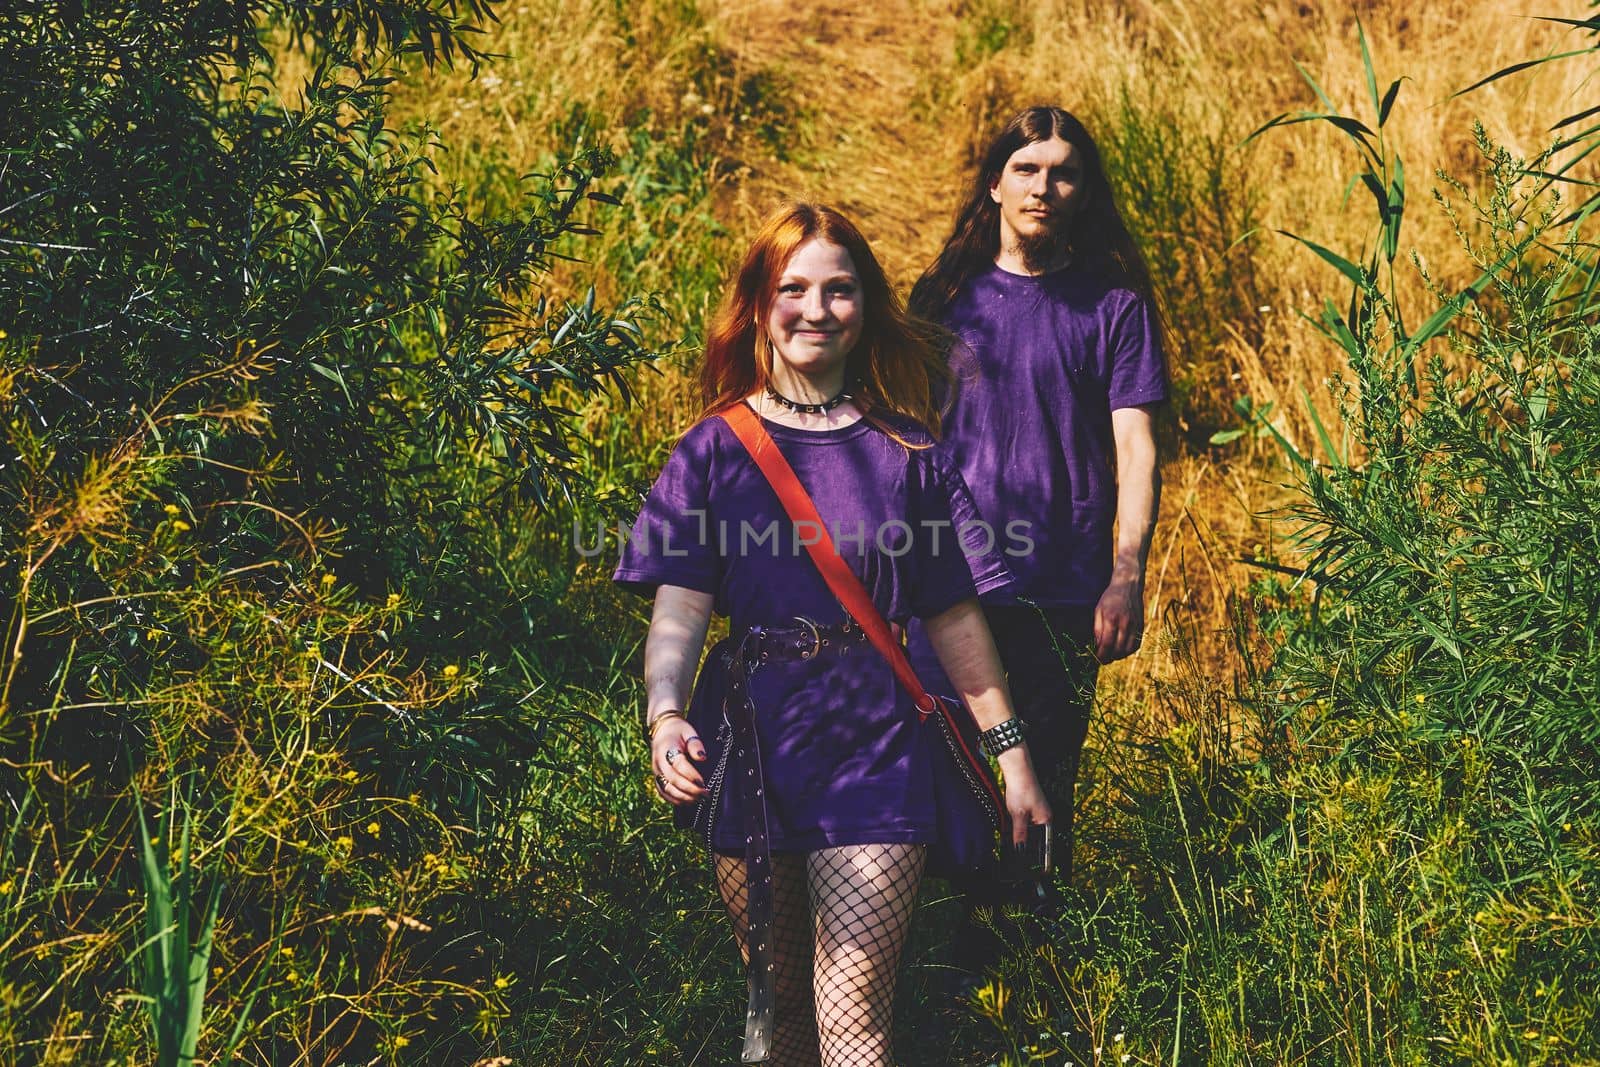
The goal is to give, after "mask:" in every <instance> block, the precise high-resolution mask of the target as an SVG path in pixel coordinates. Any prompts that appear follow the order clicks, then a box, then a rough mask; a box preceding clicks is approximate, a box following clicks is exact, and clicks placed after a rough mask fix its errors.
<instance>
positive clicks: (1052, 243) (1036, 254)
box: [1017, 219, 1072, 272]
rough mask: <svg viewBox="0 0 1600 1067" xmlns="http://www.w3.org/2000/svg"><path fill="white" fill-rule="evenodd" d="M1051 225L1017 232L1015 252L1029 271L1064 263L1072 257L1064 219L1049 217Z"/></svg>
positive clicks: (1049, 268) (1067, 228)
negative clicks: (1030, 231) (1026, 231)
mask: <svg viewBox="0 0 1600 1067" xmlns="http://www.w3.org/2000/svg"><path fill="white" fill-rule="evenodd" d="M1050 221H1051V225H1048V226H1041V227H1039V229H1038V230H1037V231H1035V232H1033V233H1030V234H1017V252H1018V253H1019V254H1020V255H1021V256H1022V262H1023V264H1024V265H1025V266H1027V268H1028V269H1029V270H1031V271H1040V272H1042V271H1047V270H1051V269H1053V268H1056V267H1060V266H1063V265H1065V264H1066V262H1067V261H1068V260H1070V259H1071V258H1072V240H1071V236H1070V234H1069V233H1068V230H1069V227H1068V225H1067V221H1066V220H1065V219H1061V220H1056V219H1051V220H1050Z"/></svg>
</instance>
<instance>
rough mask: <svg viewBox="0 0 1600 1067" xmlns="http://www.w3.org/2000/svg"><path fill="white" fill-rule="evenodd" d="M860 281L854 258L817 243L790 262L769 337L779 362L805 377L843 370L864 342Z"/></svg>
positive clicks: (776, 297) (770, 314) (797, 252)
mask: <svg viewBox="0 0 1600 1067" xmlns="http://www.w3.org/2000/svg"><path fill="white" fill-rule="evenodd" d="M864 317H865V314H864V308H863V307H862V300H861V279H860V278H859V277H858V276H857V275H856V265H855V263H854V262H853V261H852V260H851V259H850V253H849V252H848V251H846V250H845V249H844V248H842V247H840V246H839V245H836V244H833V243H832V242H829V241H824V240H821V239H820V238H815V237H813V238H812V239H811V240H809V241H807V242H806V243H805V244H803V245H801V246H800V247H799V248H797V249H795V252H794V255H792V256H790V257H789V262H788V263H786V264H785V265H784V268H783V273H782V274H780V275H779V276H778V291H777V292H776V293H775V294H773V298H772V310H771V311H769V312H768V313H767V336H768V337H769V338H770V339H771V341H772V349H773V352H774V354H775V355H776V356H777V358H778V359H779V360H781V361H782V362H783V363H785V364H786V365H787V366H788V367H789V368H790V369H792V370H794V371H796V372H797V373H799V374H801V375H803V376H805V377H807V378H813V377H817V376H822V375H827V374H829V373H830V372H833V371H834V370H835V369H836V368H839V367H841V366H842V365H843V364H844V360H845V357H846V356H848V355H849V354H850V350H851V349H852V348H854V347H855V346H856V342H857V341H858V340H860V339H861V326H862V322H863V320H864Z"/></svg>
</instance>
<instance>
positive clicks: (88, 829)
mask: <svg viewBox="0 0 1600 1067" xmlns="http://www.w3.org/2000/svg"><path fill="white" fill-rule="evenodd" d="M458 10H459V11H461V12H462V15H457V14H456V12H457V11H458ZM490 14H491V12H490V9H489V6H488V4H487V3H486V2H480V0H469V2H468V3H467V4H465V5H461V4H455V3H444V2H436V0H405V2H402V3H398V4H382V5H378V4H366V3H355V4H347V3H341V4H328V3H321V2H309V0H306V2H297V0H290V2H284V3H273V2H263V3H260V4H254V5H248V6H246V7H239V6H237V5H235V6H227V5H216V4H209V3H180V4H152V3H144V2H139V0H109V2H105V3H93V4H88V5H85V4H81V3H49V4H36V5H31V6H27V7H23V8H16V7H12V8H8V9H7V10H6V11H5V12H3V13H0V107H3V108H4V109H5V113H6V114H7V115H8V116H9V117H8V119H7V125H6V130H5V133H4V135H3V138H4V140H3V153H4V154H3V159H0V212H3V214H0V219H3V226H4V233H5V241H4V243H3V244H0V327H3V332H0V426H3V431H0V432H3V437H0V530H3V538H4V543H5V548H6V551H5V553H4V556H3V563H0V588H3V589H4V591H5V592H4V597H5V606H6V611H5V625H6V630H5V647H6V649H7V650H8V654H7V656H6V657H5V663H4V667H3V668H0V745H3V749H4V759H3V761H0V790H3V792H4V795H5V797H6V800H7V807H8V815H7V820H8V821H7V826H6V831H5V835H4V839H3V850H0V852H3V854H0V959H3V961H4V962H3V978H0V994H3V995H0V1056H3V1058H4V1059H5V1061H6V1062H41V1061H44V1062H57V1061H59V1062H64V1061H65V1059H66V1058H70V1057H82V1058H84V1059H86V1060H87V1059H93V1060H95V1061H96V1062H99V1061H101V1060H103V1059H105V1058H107V1057H116V1058H118V1059H139V1058H145V1057H157V1058H159V1060H160V1062H162V1063H172V1062H180V1061H181V1062H187V1057H186V1054H185V1053H184V1051H183V1046H184V1045H185V1044H186V1043H187V1044H191V1045H192V1043H193V1042H194V1040H195V1036H194V1034H193V1032H192V1031H193V1027H192V1025H191V1021H190V1017H191V1012H192V1011H194V1010H196V1009H197V1008H199V1006H200V1003H199V1000H198V997H199V991H200V990H201V989H203V991H204V1004H205V1006H206V1007H205V1011H204V1013H203V1019H202V1021H201V1024H200V1027H199V1030H198V1047H199V1052H200V1055H201V1057H202V1058H205V1057H210V1056H213V1055H215V1054H216V1053H217V1052H219V1051H220V1049H221V1048H222V1046H223V1044H224V1043H225V1042H226V1041H227V1039H228V1038H229V1036H230V1035H232V1034H233V1033H234V1032H235V1027H236V1025H238V1026H241V1027H242V1031H241V1033H240V1037H241V1044H240V1046H239V1055H240V1056H241V1057H243V1058H245V1059H247V1060H249V1061H250V1062H263V1063H279V1062H291V1061H294V1060H296V1059H302V1060H305V1061H308V1062H316V1063H335V1062H344V1061H347V1060H348V1061H355V1060H360V1061H362V1062H366V1061H369V1060H371V1059H372V1057H373V1056H375V1055H383V1056H386V1057H394V1056H397V1055H402V1054H401V1053H400V1050H402V1049H408V1050H409V1051H407V1052H406V1053H404V1054H403V1057H402V1058H404V1057H411V1056H416V1057H418V1058H419V1061H426V1062H439V1060H437V1059H436V1058H434V1057H438V1056H466V1057H467V1058H468V1061H470V1059H471V1058H472V1057H473V1056H475V1055H476V1051H477V1050H478V1049H481V1048H482V1047H485V1043H486V1039H487V1037H488V1036H489V1035H490V1034H491V1033H492V1031H493V1029H494V1027H495V1025H496V1021H497V1020H499V1019H502V1018H503V1017H504V1016H505V1015H506V1014H507V1011H508V1008H507V996H508V995H509V993H508V990H509V989H510V988H512V983H511V982H510V981H509V980H508V979H507V977H506V975H505V974H503V973H501V972H500V971H499V970H498V968H500V966H501V957H502V956H503V952H502V949H501V948H500V945H501V944H502V943H503V941H505V940H510V939H513V938H514V934H512V933H508V930H511V929H514V927H511V926H509V925H508V924H510V923H511V922H513V921H518V920H517V917H516V916H515V915H511V914H508V910H509V908H510V907H511V902H510V901H509V899H508V898H507V896H506V887H507V885H508V884H513V883H514V882H515V881H517V880H518V879H520V878H521V877H523V876H524V875H525V874H526V873H527V871H526V868H525V867H524V866H523V861H524V851H525V849H526V842H525V840H524V838H525V836H526V834H527V826H526V824H525V823H524V822H523V820H522V818H521V816H522V815H523V812H524V810H525V808H526V802H527V798H528V796H529V792H530V790H531V788H532V786H533V779H532V777H531V776H532V773H533V770H534V761H535V760H536V759H537V758H538V757H539V756H540V754H541V753H542V752H544V750H545V744H546V739H547V735H548V734H549V732H550V731H551V730H552V729H554V728H556V727H557V726H559V724H560V723H561V721H562V720H563V716H565V715H569V714H573V712H571V710H570V709H569V708H567V707H566V706H564V705H562V704H561V703H560V702H558V701H553V700H549V699H546V698H545V697H544V696H543V695H541V694H542V690H544V689H545V688H546V687H547V685H548V682H549V679H550V678H551V677H552V676H555V675H562V676H568V677H572V678H575V679H578V680H580V681H581V680H582V679H584V678H586V677H592V676H597V675H596V672H597V670H598V668H597V667H595V666H593V665H594V664H597V663H603V662H604V661H605V659H606V658H607V657H608V656H609V655H611V651H610V646H609V643H608V639H607V638H606V637H605V636H604V634H603V632H602V631H599V630H598V629H597V628H595V627H594V626H593V624H592V621H591V620H590V619H588V618H587V617H584V616H583V615H582V614H581V613H580V612H581V609H577V610H569V609H567V608H564V607H562V606H561V605H560V603H559V601H560V598H561V597H562V596H563V594H564V593H565V592H566V583H567V581H568V580H569V579H568V578H567V577H564V576H563V574H562V573H560V572H552V571H550V570H549V569H548V568H547V567H546V566H545V564H544V559H545V557H546V556H548V555H549V552H550V548H549V545H548V544H546V543H545V541H544V540H542V539H541V535H539V534H538V533H537V531H534V530H533V529H531V527H530V526H529V524H528V523H527V522H525V521H523V520H522V518H521V517H522V516H524V515H526V514H527V513H528V512H530V511H534V510H537V509H538V508H540V507H548V506H550V505H551V504H552V503H553V502H557V501H560V500H563V499H566V498H568V497H572V496H575V495H580V494H582V493H583V492H584V491H585V489H584V479H583V478H582V477H581V473H580V467H581V454H582V452H583V449H584V447H585V445H584V442H583V440H582V438H581V434H580V431H579V429H578V428H577V427H576V426H575V425H574V420H573V418H572V410H571V409H572V406H573V404H574V402H575V401H579V400H581V399H582V398H583V397H584V396H587V395H597V394H600V393H604V392H605V391H606V390H608V389H611V388H615V389H616V390H618V391H621V392H623V393H626V384H625V383H626V380H625V378H624V371H625V370H627V369H628V368H631V367H632V366H634V365H636V364H638V363H639V362H641V361H643V360H646V359H648V358H650V357H651V356H652V355H653V354H654V352H653V350H652V346H651V344H650V343H649V342H648V341H647V340H646V339H645V337H644V334H643V329H644V328H647V327H648V326H649V324H650V323H651V322H652V321H654V319H655V318H656V312H655V311H654V309H653V308H652V306H650V305H648V304H646V303H641V302H639V301H637V300H625V301H623V302H622V303H621V304H620V305H618V306H615V307H608V306H602V305H600V304H599V303H597V302H596V301H594V300H593V299H592V298H591V299H590V300H588V301H579V302H574V303H570V304H568V303H563V302H558V301H552V300H547V299H545V298H544V297H543V296H542V295H541V292H540V283H541V278H542V277H543V276H544V272H545V271H546V269H547V268H548V267H549V265H550V264H551V261H552V256H553V255H554V254H555V249H556V248H557V247H558V246H561V247H570V245H567V244H565V242H568V241H570V240H572V239H573V238H574V237H576V238H581V237H583V236H584V235H586V234H588V233H590V232H592V222H593V221H594V220H593V219H591V215H592V214H593V213H594V212H602V211H604V210H605V206H604V203H605V202H612V201H614V200H615V198H614V197H613V196H612V195H611V194H610V193H607V192H605V191H604V188H603V187H602V186H603V184H604V178H603V176H604V174H605V172H606V170H607V168H608V167H609V166H610V160H609V159H608V158H607V157H606V156H605V155H604V154H603V153H600V152H589V153H586V154H584V155H582V156H581V157H580V158H577V159H575V160H573V161H571V162H564V163H561V164H560V165H559V166H555V167H553V168H552V172H551V173H550V174H549V175H547V176H545V177H543V178H540V179H535V180H530V181H528V182H527V183H525V184H524V185H523V186H522V191H521V195H520V196H519V197H517V198H516V199H515V201H514V202H513V203H511V204H510V205H509V206H508V207H507V208H506V209H505V210H504V211H503V212H502V213H500V214H498V215H494V216H484V215H481V214H475V213H473V212H472V211H470V210H469V209H468V208H467V207H466V206H465V205H464V204H463V202H462V200H461V198H460V197H459V196H458V195H457V194H456V193H455V192H453V191H452V190H448V189H442V190H441V189H439V188H437V187H436V186H434V185H432V184H431V183H429V182H428V181H426V180H425V178H426V176H427V173H426V170H425V166H426V164H425V159H426V157H427V154H428V149H429V147H430V146H429V143H428V135H427V133H426V131H420V132H416V133H401V132H397V131H395V130H394V129H392V128H390V127H389V126H388V125H387V124H386V121H385V113H386V112H385V109H386V107H387V103H388V94H389V82H390V80H391V73H392V71H393V70H394V69H395V64H396V63H397V62H398V61H399V60H400V59H401V58H403V57H406V56H412V55H419V56H421V57H422V58H423V59H425V60H426V61H428V62H434V61H444V62H466V63H474V64H475V63H476V62H478V61H479V60H480V59H481V58H482V57H481V56H479V55H478V53H476V52H475V51H473V50H472V48H471V47H470V46H469V43H468V42H469V40H470V37H469V36H468V31H469V29H470V27H469V26H468V25H467V23H466V22H465V21H463V18H466V19H478V20H482V19H484V18H487V17H489V16H490ZM285 27H286V28H287V29H288V30H289V31H290V32H291V33H292V34H293V35H294V36H295V37H296V38H297V39H298V40H300V41H301V42H302V44H303V45H304V46H305V47H306V48H308V49H310V52H311V55H312V58H313V65H312V72H311V74H310V75H309V77H308V79H307V81H306V83H305V85H304V86H303V87H301V88H302V91H301V92H300V94H299V96H298V102H291V101H293V100H294V99H295V96H294V94H293V93H291V92H287V91H286V92H282V93H280V91H279V90H280V87H279V86H277V85H276V84H275V83H274V81H273V77H274V63H273V56H272V53H271V52H269V51H268V50H267V49H266V48H264V47H263V45H262V44H261V43H260V42H261V40H264V39H266V35H267V34H269V33H274V32H277V30H279V29H282V28H285ZM596 200H599V201H601V202H602V203H601V204H596V203H595V202H594V201H596ZM563 633H564V634H568V635H571V636H570V637H568V639H567V640H566V642H565V643H564V644H557V643H555V642H554V641H553V640H552V638H553V637H555V636H556V635H558V634H563ZM602 673H603V672H602ZM130 754H131V756H132V760H131V764H132V767H133V773H132V777H131V778H130V775H129V767H130V760H129V758H128V757H129V755H130ZM170 789H179V790H180V792H181V793H182V795H184V796H185V797H187V798H189V799H188V800H187V801H186V803H185V805H184V810H185V811H186V812H188V813H189V814H188V815H187V816H185V817H183V818H178V817H175V816H176V812H175V811H174V810H169V815H173V816H174V817H171V818H167V819H165V820H163V821H161V822H160V823H159V825H160V826H161V827H162V829H160V830H158V831H156V833H155V835H154V838H155V839H154V840H148V839H146V840H143V841H141V839H142V838H143V837H144V835H143V833H142V832H141V831H140V830H139V828H138V823H137V821H136V820H135V818H134V807H135V805H134V801H135V800H136V799H137V798H138V797H139V796H140V795H144V796H147V797H148V796H155V795H158V794H163V793H166V792H168V791H169V790H170ZM179 826H181V827H182V828H183V832H182V833H181V834H180V833H179V832H178V830H177V827H179ZM141 856H142V857H143V859H142V860H141V858H140V857H141ZM196 879H198V880H199V882H200V884H203V885H206V886H207V887H209V886H214V885H223V888H222V890H221V895H220V898H219V901H220V903H219V906H218V913H217V919H216V922H215V927H214V930H211V931H210V933H209V949H210V957H209V965H210V971H209V976H208V980H207V981H202V982H193V981H190V979H193V978H195V977H197V976H192V975H190V976H188V978H185V975H187V973H188V972H187V971H186V970H184V968H183V967H182V966H180V965H179V964H178V963H174V962H173V961H174V960H178V961H181V960H184V959H187V958H189V955H188V954H189V953H190V952H191V951H192V952H193V959H195V960H197V961H201V962H200V965H201V966H202V967H203V966H204V965H205V963H204V959H205V956H204V945H203V944H202V943H201V942H199V941H196V940H195V938H194V937H193V936H192V935H193V934H194V932H195V931H196V930H198V929H199V928H200V925H201V923H202V920H203V919H204V917H205V915H204V912H205V909H204V908H203V907H202V906H201V903H200V901H199V898H197V897H195V896H194V893H195V889H194V886H195V884H196ZM163 901H165V903H163ZM163 908H167V909H169V910H170V911H171V913H172V914H173V915H174V916H181V915H183V914H188V915H190V916H193V917H194V918H193V923H194V926H193V928H186V926H185V924H183V923H179V922H177V919H176V918H175V919H174V922H173V923H172V924H169V923H167V922H166V921H165V919H164V918H162V916H163V915H165V914H167V912H164V911H163V910H162V909H163ZM147 919H148V921H149V922H150V923H151V924H152V925H150V926H149V927H147V928H146V927H145V925H144V924H145V922H146V920H147ZM206 925H207V926H208V927H209V923H206ZM142 929H143V932H141V930H142ZM151 946H156V947H157V948H158V949H159V952H158V953H157V957H151V955H150V951H151ZM141 955H142V956H143V957H144V959H145V960H146V962H145V963H143V964H138V963H137V962H136V961H137V960H138V959H139V958H140V957H141ZM155 958H159V959H161V960H164V961H166V962H165V963H163V964H161V965H160V966H157V965H156V964H154V963H152V962H150V961H151V960H152V959H155ZM141 971H142V972H143V973H144V974H145V976H146V979H147V982H148V983H149V984H147V986H146V988H147V989H149V990H151V991H152V995H153V996H154V999H150V1000H142V999H140V998H139V997H138V996H135V995H132V994H131V990H132V989H133V988H134V987H135V986H137V985H138V982H139V974H140V972H141ZM180 972H181V973H180ZM157 991H159V995H154V994H155V992H157ZM141 1005H145V1006H143V1007H142V1006H141ZM146 1007H148V1009H149V1011H150V1012H151V1013H153V1014H152V1015H151V1019H152V1020H153V1021H154V1023H155V1026H154V1029H153V1030H151V1029H150V1028H148V1027H147V1025H146V1018H145V1015H146ZM179 1015H181V1016H182V1018H177V1017H175V1016H179ZM156 1033H159V1034H160V1035H161V1038H160V1041H159V1047H158V1044H157V1042H156V1041H155V1040H154V1037H155V1034H156ZM185 1033H187V1034H189V1035H190V1036H188V1037H182V1038H180V1037H177V1036H175V1035H180V1034H185Z"/></svg>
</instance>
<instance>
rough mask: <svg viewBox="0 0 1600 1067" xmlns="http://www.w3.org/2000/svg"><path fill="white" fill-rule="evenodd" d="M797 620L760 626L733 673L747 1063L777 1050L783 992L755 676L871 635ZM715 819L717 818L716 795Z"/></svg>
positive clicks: (731, 718)
mask: <svg viewBox="0 0 1600 1067" xmlns="http://www.w3.org/2000/svg"><path fill="white" fill-rule="evenodd" d="M794 623H795V624H794V625H785V626H775V627H763V626H753V627H751V628H750V629H749V630H748V631H747V632H746V633H745V635H744V637H743V638H742V639H741V640H740V641H739V644H738V646H737V647H736V648H735V649H734V652H733V655H732V656H731V657H730V663H729V678H728V702H727V705H726V706H727V713H728V724H729V726H730V727H731V728H732V733H731V736H730V738H729V743H730V745H731V747H732V749H733V759H732V761H731V763H730V764H729V766H728V773H730V774H732V775H733V776H734V777H735V778H736V779H737V780H738V783H739V799H740V801H741V803H740V805H739V806H740V808H741V814H742V817H743V823H744V825H743V830H744V859H745V886H746V890H745V921H746V928H745V944H746V945H747V947H748V960H747V962H746V964H745V985H746V987H747V989H748V992H749V1006H748V1009H747V1010H746V1013H745V1029H744V1051H743V1054H742V1055H741V1057H740V1060H741V1062H743V1063H763V1062H765V1061H766V1059H767V1057H768V1055H769V1054H770V1053H771V1051H772V1022H773V1014H774V1011H775V1006H776V1004H775V1002H776V997H775V994H774V990H773V969H774V952H773V943H772V922H773V914H772V907H773V904H772V899H773V898H772V842H771V837H770V833H769V828H768V825H767V800H766V776H765V774H764V773H763V771H762V765H761V746H760V743H759V740H758V737H757V720H758V718H759V713H758V712H757V709H756V706H755V698H754V697H753V696H752V694H751V692H750V677H751V675H753V674H754V673H755V672H756V671H758V670H759V669H760V668H761V666H762V665H763V664H765V663H769V662H773V661H778V662H784V661H794V660H810V659H814V658H816V657H818V656H824V655H848V654H850V653H851V652H853V651H854V650H855V648H856V646H858V645H864V644H866V643H867V637H866V634H865V633H864V632H863V631H862V629H861V627H859V626H857V625H855V624H853V623H842V624H839V625H836V626H818V625H817V624H816V623H813V622H812V621H811V620H810V619H807V618H804V617H801V616H796V618H795V620H794ZM712 804H713V807H712V809H711V816H710V817H711V818H712V819H713V820H714V819H715V818H716V808H715V797H713V798H712Z"/></svg>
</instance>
